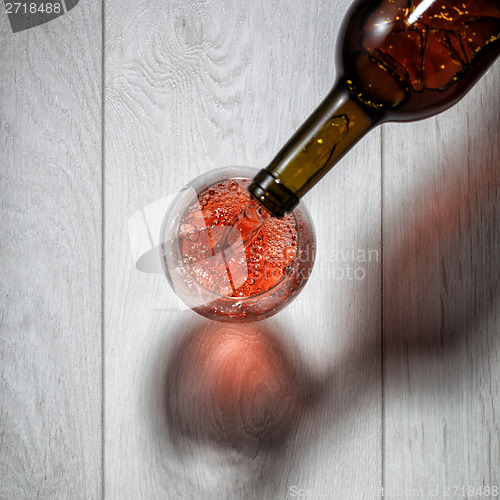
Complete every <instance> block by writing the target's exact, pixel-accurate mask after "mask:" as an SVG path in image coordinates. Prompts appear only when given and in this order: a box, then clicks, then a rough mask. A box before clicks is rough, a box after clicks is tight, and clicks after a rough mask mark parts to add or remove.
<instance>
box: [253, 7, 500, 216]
mask: <svg viewBox="0 0 500 500" xmlns="http://www.w3.org/2000/svg"><path fill="white" fill-rule="evenodd" d="M339 42H340V43H338V47H337V68H338V70H337V73H338V74H339V77H338V79H337V83H336V85H335V86H334V88H333V90H332V91H331V92H330V93H329V94H328V96H327V97H326V98H325V99H324V101H323V102H322V103H321V104H320V105H319V106H318V108H317V109H316V110H315V111H314V112H313V114H312V115H311V116H310V117H309V118H308V119H307V120H306V122H305V123H304V124H303V125H302V127H301V128H300V129H299V130H298V131H297V132H296V133H295V135H294V136H293V137H292V138H291V139H290V140H289V141H288V143H287V144H286V145H285V146H284V147H283V149H282V150H281V151H280V152H279V153H278V155H277V156H276V157H275V158H274V159H273V161H272V162H271V163H270V164H269V165H268V166H267V167H266V168H265V169H263V170H261V171H260V172H259V173H258V174H257V175H256V176H255V178H254V179H253V182H252V184H251V185H250V186H249V191H250V193H251V194H252V196H253V197H254V198H255V199H257V200H258V201H259V202H260V203H262V204H263V205H264V206H265V207H266V208H267V210H268V211H270V212H271V213H272V214H273V215H275V216H276V217H282V216H283V215H284V214H285V213H287V212H289V211H290V210H292V209H293V208H294V207H295V206H296V205H297V203H298V202H299V200H300V198H301V197H302V196H303V195H304V194H305V193H306V192H307V191H309V189H311V188H312V187H313V186H314V185H315V184H316V182H318V181H319V179H321V177H323V175H324V174H325V173H326V172H327V171H328V170H330V169H331V168H332V167H333V166H334V165H335V164H336V163H337V162H338V160H339V159H340V158H341V157H342V156H343V155H344V154H345V153H346V152H347V151H348V150H349V149H350V148H351V147H352V146H353V145H354V144H355V143H356V142H357V141H358V140H359V139H360V138H361V137H362V136H363V135H364V134H366V133H367V132H368V131H369V130H371V129H372V128H373V127H374V126H376V125H378V124H380V123H383V122H386V121H412V120H418V119H422V118H427V117H429V116H433V115H435V114H437V113H440V112H441V111H444V110H445V109H447V108H449V107H450V106H453V105H454V104H455V103H456V102H457V101H459V100H460V99H461V98H462V97H463V96H464V95H465V94H466V93H467V92H468V91H469V90H470V89H471V88H472V86H473V85H474V84H475V83H476V81H477V80H478V79H479V78H480V77H481V76H482V75H483V74H484V73H485V71H486V70H487V69H488V67H489V66H490V65H491V64H492V62H493V61H494V60H495V58H496V57H497V56H498V54H499V52H500V0H368V1H367V0H363V1H357V2H355V3H354V4H353V6H352V7H351V8H350V9H349V12H348V13H347V15H346V18H345V20H344V22H343V23H342V27H341V32H340V35H339Z"/></svg>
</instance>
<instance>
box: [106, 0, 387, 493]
mask: <svg viewBox="0 0 500 500" xmlns="http://www.w3.org/2000/svg"><path fill="white" fill-rule="evenodd" d="M345 8H346V5H344V4H343V2H340V1H338V2H323V1H318V2H312V3H311V2H310V3H305V4H301V3H300V2H293V3H290V2H287V1H273V2H266V1H257V2H248V1H241V2H229V1H222V2H219V1H212V0H210V1H203V2H201V1H200V2H198V1H192V2H181V1H175V0H171V1H168V2H162V1H159V0H158V1H148V2H145V1H136V0H135V1H131V0H128V1H120V2H118V1H117V0H109V1H108V2H106V16H107V23H106V25H107V28H106V123H105V129H106V152H105V163H106V247H105V255H106V258H105V261H106V275H105V276H106V278H105V283H106V299H105V304H106V348H105V351H106V377H105V394H106V398H105V401H106V410H105V489H106V495H107V497H109V498H124V499H128V498H130V499H135V498H165V497H166V498H227V499H234V498H256V499H257V498H259V499H262V498H264V499H265V498H286V497H290V495H291V494H293V492H294V490H293V489H291V488H292V487H296V488H297V489H303V490H310V491H313V492H315V493H313V495H315V498H332V497H335V496H337V497H342V498H348V499H350V498H352V499H359V498H370V497H373V496H374V495H375V496H377V495H378V494H379V491H380V486H381V378H380V376H381V366H380V307H381V294H380V282H381V274H380V223H381V221H380V134H379V132H378V131H374V132H373V133H372V134H371V135H370V136H369V137H367V138H366V139H365V140H363V141H362V142H361V143H360V144H359V146H358V147H357V148H356V150H355V151H353V152H352V153H351V154H350V155H349V156H348V157H347V158H346V159H345V160H344V161H343V162H342V164H340V165H339V166H338V167H337V171H336V172H335V173H334V174H331V175H330V176H329V177H328V178H327V179H325V180H324V181H323V182H322V183H321V185H320V186H318V187H317V188H315V193H314V194H312V195H310V196H308V198H307V199H306V200H305V203H306V205H307V206H308V208H310V211H311V213H312V217H313V220H314V221H315V223H316V229H317V236H318V244H319V248H318V261H317V264H316V269H315V271H314V273H313V276H312V277H311V279H310V281H309V283H308V284H307V286H306V288H305V290H304V291H303V292H302V294H301V296H300V297H298V298H297V300H296V301H295V302H294V303H293V304H292V305H291V306H290V307H289V308H287V309H286V310H284V311H283V312H281V313H280V314H279V315H277V316H276V317H274V318H271V319H270V320H268V321H265V322H263V323H259V324H256V325H255V326H253V327H246V328H239V327H232V328H228V327H221V326H220V325H218V324H216V323H211V322H209V321H206V320H203V319H202V318H200V317H198V316H196V314H194V313H192V312H191V311H188V312H180V311H179V310H178V304H177V300H176V299H175V297H174V296H173V293H172V292H171V291H170V289H169V287H168V284H167V282H166V280H165V278H164V277H163V276H158V275H157V276H154V275H146V274H141V273H139V272H137V271H135V270H134V263H133V261H132V258H131V257H130V255H129V253H128V251H127V250H128V234H127V219H128V217H129V216H130V215H131V214H132V213H134V212H135V211H136V210H138V209H139V208H141V207H142V206H144V205H146V204H148V203H150V202H152V201H154V200H156V199H159V198H161V197H163V196H166V195H168V194H171V193H172V192H175V191H176V190H178V189H179V188H180V187H182V185H183V184H185V183H186V182H188V181H190V180H191V179H192V178H194V177H195V176H197V175H199V174H201V173H203V172H206V171H207V170H209V169H212V168H216V167H219V166H220V167H222V166H227V165H238V164H240V165H241V164H243V165H250V166H254V167H261V166H264V165H265V164H266V163H267V162H268V161H270V160H271V159H272V157H273V156H274V154H275V153H276V152H277V151H278V149H279V148H280V147H281V146H282V145H283V143H284V142H285V140H286V139H288V137H289V136H290V135H291V134H292V132H293V131H294V130H295V129H296V128H297V127H298V126H299V125H300V124H301V122H302V121H303V120H304V119H305V118H306V117H307V116H308V115H309V114H310V113H311V112H312V110H313V109H314V107H315V106H316V105H317V104H319V102H320V101H321V99H322V98H323V97H324V96H325V95H326V93H327V92H328V91H329V89H330V87H331V85H332V84H333V80H334V66H333V60H334V51H333V47H334V43H335V38H336V34H337V32H338V25H339V22H340V19H341V17H342V15H343V13H344V10H345ZM369 250H371V251H372V253H371V254H370V257H368V251H369ZM363 251H364V252H366V255H367V257H366V260H365V261H363V257H361V258H360V257H359V252H363ZM357 267H360V268H361V270H360V271H358V276H359V278H353V277H352V273H353V270H354V269H355V268H357ZM349 273H350V274H349ZM349 276H350V277H349ZM332 277H333V278H332ZM242 350H243V351H245V352H246V353H247V354H246V355H245V356H243V355H242V354H241V352H242ZM220 352H229V353H230V355H228V356H226V357H224V356H220ZM257 358H259V359H262V360H266V361H265V363H264V364H263V365H259V364H258V363H257V361H256V359H257ZM214 359H215V360H218V361H213V360H214ZM240 364H241V366H240ZM235 365H237V366H239V371H237V375H236V376H235V377H234V380H235V382H234V383H235V384H237V387H236V388H235V389H234V390H231V391H229V395H228V394H227V391H226V392H225V391H224V390H222V389H221V387H225V385H224V384H225V380H226V378H227V377H225V376H224V374H225V373H228V371H229V372H230V371H231V366H235ZM257 366H258V367H260V368H258V369H257V368H255V367H257ZM254 368H255V370H257V372H255V370H254ZM252 370H254V371H253V372H252ZM259 370H261V371H259ZM231 373H232V372H231ZM251 373H253V375H251ZM263 374H265V376H264V375H263ZM259 377H261V378H260V379H259ZM244 380H245V381H246V383H244V382H243V381H244ZM258 380H261V382H262V384H261V385H262V387H263V388H264V390H263V395H262V399H261V400H259V401H255V402H254V399H253V398H257V395H256V392H255V389H254V388H255V387H257V385H258V383H257V382H258ZM238 381H239V382H238ZM238 384H239V385H238ZM236 389H237V390H236ZM259 405H260V406H259ZM258 408H261V409H262V408H264V410H262V411H264V413H265V414H266V418H263V417H262V414H261V413H260V412H259V411H258Z"/></svg>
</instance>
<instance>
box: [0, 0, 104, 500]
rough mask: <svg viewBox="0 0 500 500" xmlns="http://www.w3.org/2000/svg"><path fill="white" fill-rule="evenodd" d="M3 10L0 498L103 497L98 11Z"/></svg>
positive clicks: (93, 5)
mask: <svg viewBox="0 0 500 500" xmlns="http://www.w3.org/2000/svg"><path fill="white" fill-rule="evenodd" d="M0 10H1V15H0V41H1V46H2V50H1V53H0V67H1V72H0V110H1V111H0V113H1V114H0V156H1V167H0V168H1V177H0V184H1V188H0V189H1V191H0V199H1V212H0V213H1V235H2V236H1V239H0V254H1V259H0V272H1V276H2V280H1V284H0V289H1V292H0V297H1V298H0V325H1V327H0V328H1V333H0V338H1V349H0V413H1V437H0V497H1V498H5V499H24V498H98V497H99V496H100V491H101V327H100V326H101V321H100V314H101V313H100V311H101V291H100V290H101V266H100V262H101V224H100V221H101V202H100V199H101V183H100V179H101V171H100V166H101V136H100V129H101V123H100V113H101V64H100V61H101V59H100V55H101V24H100V6H99V2H97V1H93V0H92V1H88V2H81V3H80V5H79V6H78V8H75V9H74V10H72V12H71V15H66V16H63V17H61V18H59V19H57V20H55V21H52V22H51V23H49V24H47V25H44V26H40V27H37V28H34V29H32V30H28V31H24V32H21V33H16V34H13V33H12V31H11V29H10V26H9V24H8V20H7V16H6V15H5V14H4V8H3V3H2V7H1V8H0Z"/></svg>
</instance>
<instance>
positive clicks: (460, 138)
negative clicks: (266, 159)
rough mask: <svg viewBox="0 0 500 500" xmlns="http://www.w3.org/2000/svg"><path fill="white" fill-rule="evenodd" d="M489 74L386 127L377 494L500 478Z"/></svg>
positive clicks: (494, 87) (497, 195) (496, 193)
mask: <svg viewBox="0 0 500 500" xmlns="http://www.w3.org/2000/svg"><path fill="white" fill-rule="evenodd" d="M499 69H500V66H499V63H498V62H497V63H496V64H495V65H494V66H493V67H492V68H491V69H490V70H489V72H488V73H487V75H486V76H485V77H484V78H483V79H482V80H481V81H480V82H479V83H478V84H477V86H476V87H475V88H474V89H473V90H472V91H471V93H470V94H469V95H467V96H466V97H465V98H464V99H463V100H462V101H461V102H460V103H459V104H458V105H456V106H455V107H454V108H452V109H450V110H448V111H447V112H445V113H444V114H442V115H439V116H437V117H435V118H432V119H429V120H426V121H424V122H418V123H414V124H409V125H393V124H391V125H388V126H386V128H385V130H384V134H383V136H384V142H383V151H384V155H383V159H384V174H383V179H384V208H385V209H384V361H385V362H384V388H385V394H384V397H385V459H386V461H385V485H386V493H387V495H390V494H391V493H392V494H393V495H395V494H396V493H397V491H398V490H399V491H405V489H406V490H407V491H409V490H411V489H413V490H414V491H413V496H416V494H417V493H418V492H421V494H422V496H423V497H430V496H431V494H430V493H429V490H430V489H433V490H434V491H437V492H438V494H437V495H435V497H437V498H443V497H444V496H445V493H446V492H445V487H446V486H457V487H460V488H461V487H462V486H465V488H466V489H465V495H464V491H463V490H462V489H459V490H458V493H457V495H456V496H457V498H465V497H467V487H468V486H472V487H475V488H474V492H475V493H474V494H475V495H476V496H474V498H476V497H479V496H478V494H477V492H478V491H480V490H478V488H480V487H484V486H490V487H491V486H499V483H500V476H499V474H500V421H499V419H498V415H499V414H500V413H499V410H500V399H499V393H500V337H499V334H498V332H499V330H498V325H499V322H500V296H499V290H500V225H499V221H500V213H499V207H500V170H499V165H500V146H499V143H498V130H499V126H500V98H499V94H498V88H499V86H500V72H499ZM436 488H437V490H436ZM471 491H472V490H469V496H468V497H469V498H471V497H473V496H472V495H471V494H470V492H471ZM484 491H486V490H484ZM452 492H453V490H451V492H450V493H452Z"/></svg>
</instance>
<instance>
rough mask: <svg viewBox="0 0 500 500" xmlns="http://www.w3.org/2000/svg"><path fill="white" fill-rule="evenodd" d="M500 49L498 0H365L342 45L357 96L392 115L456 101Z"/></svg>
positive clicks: (354, 10) (415, 115)
mask: <svg viewBox="0 0 500 500" xmlns="http://www.w3.org/2000/svg"><path fill="white" fill-rule="evenodd" d="M499 53H500V4H499V3H498V2H497V0H460V2H457V1H455V0H439V1H428V0H425V1H418V0H412V1H410V0H372V1H369V2H366V1H363V2H357V3H355V4H354V5H353V6H352V7H351V9H350V10H349V11H348V14H347V16H346V18H345V20H344V22H343V24H342V28H341V34H340V38H339V44H338V49H337V57H338V62H339V65H340V67H342V69H343V72H344V74H345V75H346V80H347V82H348V84H349V87H350V90H351V92H352V93H353V95H355V96H356V97H357V98H358V99H359V100H360V101H361V102H363V103H364V104H365V105H367V106H369V107H371V108H374V109H378V110H380V111H383V113H384V116H385V119H387V120H391V121H411V120H417V119H420V118H426V117H428V116H432V115H435V114H437V113H439V112H441V111H444V110H445V109H447V108H449V107H450V106H452V105H454V104H455V103H456V102H458V101H459V100H460V99H461V98H462V97H463V96H464V95H465V94H466V93H467V92H468V91H469V90H470V89H471V88H472V86H473V85H474V84H475V83H476V81H477V80H478V79H479V78H480V77H481V76H482V75H483V74H484V72H485V71H486V70H487V69H488V67H489V66H490V65H491V64H492V63H493V61H494V60H495V59H496V57H497V56H498V54H499Z"/></svg>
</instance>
